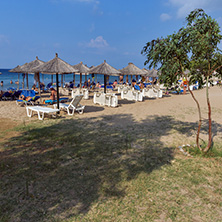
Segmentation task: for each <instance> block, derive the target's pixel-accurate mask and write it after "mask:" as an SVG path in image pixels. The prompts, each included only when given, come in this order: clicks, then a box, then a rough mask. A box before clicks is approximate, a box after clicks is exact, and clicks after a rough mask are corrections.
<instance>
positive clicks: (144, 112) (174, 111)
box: [0, 86, 222, 141]
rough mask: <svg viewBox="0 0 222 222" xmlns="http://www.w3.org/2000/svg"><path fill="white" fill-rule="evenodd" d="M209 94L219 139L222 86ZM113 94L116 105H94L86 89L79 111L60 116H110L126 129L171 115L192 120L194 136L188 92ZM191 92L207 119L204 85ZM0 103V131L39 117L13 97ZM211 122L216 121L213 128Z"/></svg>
mask: <svg viewBox="0 0 222 222" xmlns="http://www.w3.org/2000/svg"><path fill="white" fill-rule="evenodd" d="M209 94H210V102H211V106H212V120H213V132H214V133H215V136H214V139H215V140H220V139H221V135H222V134H221V133H220V132H219V131H218V126H220V125H222V119H221V114H222V103H221V96H222V89H221V88H220V87H219V86H214V87H211V88H210V89H209ZM117 95H118V99H119V102H118V103H119V106H118V107H116V108H111V107H107V106H99V105H95V104H94V103H93V101H92V98H93V93H90V99H89V100H82V101H81V104H82V105H85V106H86V107H85V110H84V114H83V115H79V114H78V113H75V115H74V116H71V117H70V116H68V115H67V113H65V112H61V113H60V116H61V117H62V118H79V119H92V118H95V120H96V119H97V120H98V119H100V117H104V116H107V117H109V118H111V119H110V121H111V122H112V124H114V125H115V126H118V125H119V126H120V127H121V128H123V129H124V128H125V129H127V127H128V126H129V125H131V124H133V122H136V123H137V124H139V123H142V122H143V121H145V120H146V119H149V118H152V117H172V118H173V119H174V120H175V121H178V124H179V123H180V122H181V123H182V122H183V123H184V122H185V123H193V124H194V125H193V126H195V127H194V134H193V135H192V136H191V137H193V136H195V128H196V127H197V124H195V123H196V122H197V121H198V112H197V108H196V104H195V102H194V100H193V99H192V97H191V95H190V94H189V93H187V94H186V95H169V96H164V97H163V98H160V99H148V98H145V100H144V101H143V102H132V101H127V100H122V99H121V98H120V94H117ZM194 95H195V96H196V97H197V99H198V101H199V102H200V106H201V110H202V115H203V116H202V118H203V120H204V121H205V120H207V105H206V89H201V90H196V91H194ZM0 104H1V105H0V119H1V125H0V131H4V130H6V129H9V128H11V127H14V126H16V125H19V124H21V123H24V122H35V121H39V120H38V118H37V115H35V116H33V117H32V118H29V117H27V115H26V109H25V107H24V106H23V107H21V106H19V105H16V102H15V101H0ZM120 116H122V117H123V116H125V117H127V118H120ZM129 117H130V118H129ZM48 119H49V118H48V117H46V118H45V120H44V121H47V120H48ZM132 121H133V122H132ZM214 123H217V127H216V128H215V126H214V125H215V124H214ZM152 127H153V128H154V129H155V127H156V129H158V128H160V124H159V123H158V121H156V126H152ZM175 136H176V135H175ZM165 139H166V140H168V139H169V137H166V138H165ZM163 140H164V138H163ZM184 140H186V139H184ZM170 141H171V140H170Z"/></svg>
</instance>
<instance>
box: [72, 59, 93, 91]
mask: <svg viewBox="0 0 222 222" xmlns="http://www.w3.org/2000/svg"><path fill="white" fill-rule="evenodd" d="M73 68H74V69H78V70H79V73H80V89H81V87H82V74H83V73H84V74H85V76H86V75H87V74H88V73H89V72H90V68H88V67H87V66H86V65H84V64H83V63H82V62H80V63H79V64H77V65H74V66H73ZM74 84H75V82H74Z"/></svg>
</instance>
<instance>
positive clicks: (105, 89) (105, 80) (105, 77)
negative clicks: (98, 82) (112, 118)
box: [104, 75, 106, 93]
mask: <svg viewBox="0 0 222 222" xmlns="http://www.w3.org/2000/svg"><path fill="white" fill-rule="evenodd" d="M104 93H106V75H104Z"/></svg>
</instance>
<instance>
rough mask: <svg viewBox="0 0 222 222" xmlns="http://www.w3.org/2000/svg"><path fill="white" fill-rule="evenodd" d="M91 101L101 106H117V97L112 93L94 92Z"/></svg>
mask: <svg viewBox="0 0 222 222" xmlns="http://www.w3.org/2000/svg"><path fill="white" fill-rule="evenodd" d="M93 103H95V104H99V105H102V106H111V107H117V106H118V97H117V96H116V95H115V94H114V93H103V92H95V93H94V97H93Z"/></svg>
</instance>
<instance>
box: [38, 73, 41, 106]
mask: <svg viewBox="0 0 222 222" xmlns="http://www.w3.org/2000/svg"><path fill="white" fill-rule="evenodd" d="M38 82H39V96H40V103H42V98H41V88H40V74H39V73H38Z"/></svg>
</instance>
